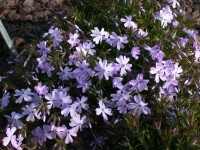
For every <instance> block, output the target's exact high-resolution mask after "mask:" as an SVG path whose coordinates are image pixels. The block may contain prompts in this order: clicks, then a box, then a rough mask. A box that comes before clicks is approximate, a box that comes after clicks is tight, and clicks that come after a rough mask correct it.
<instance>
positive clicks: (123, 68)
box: [116, 55, 132, 76]
mask: <svg viewBox="0 0 200 150" xmlns="http://www.w3.org/2000/svg"><path fill="white" fill-rule="evenodd" d="M129 60H130V58H127V57H126V56H122V55H120V56H119V58H116V61H117V62H118V64H119V67H120V75H121V76H123V75H126V74H127V71H129V72H130V71H131V67H132V65H131V64H128V62H129Z"/></svg>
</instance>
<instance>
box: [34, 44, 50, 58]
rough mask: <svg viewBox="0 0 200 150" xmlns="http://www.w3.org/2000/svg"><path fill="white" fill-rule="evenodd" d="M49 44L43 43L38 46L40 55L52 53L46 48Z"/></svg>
mask: <svg viewBox="0 0 200 150" xmlns="http://www.w3.org/2000/svg"><path fill="white" fill-rule="evenodd" d="M46 44H47V42H46V41H42V42H40V43H39V44H37V47H38V48H39V50H38V51H37V52H38V53H39V54H40V55H43V54H47V53H50V49H49V48H47V47H46Z"/></svg>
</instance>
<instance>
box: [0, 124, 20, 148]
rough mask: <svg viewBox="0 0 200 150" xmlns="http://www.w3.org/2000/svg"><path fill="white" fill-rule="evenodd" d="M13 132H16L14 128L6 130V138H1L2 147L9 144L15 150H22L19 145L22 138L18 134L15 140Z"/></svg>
mask: <svg viewBox="0 0 200 150" xmlns="http://www.w3.org/2000/svg"><path fill="white" fill-rule="evenodd" d="M15 131H16V128H15V127H13V128H7V129H6V134H7V137H4V138H3V145H4V146H8V144H9V143H11V145H12V146H13V147H14V148H16V149H17V150H22V147H21V144H22V140H23V137H22V135H21V134H20V135H19V136H18V138H17V137H16V135H14V133H15Z"/></svg>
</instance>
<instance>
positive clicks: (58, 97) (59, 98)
mask: <svg viewBox="0 0 200 150" xmlns="http://www.w3.org/2000/svg"><path fill="white" fill-rule="evenodd" d="M45 99H47V100H48V102H47V103H48V108H49V109H51V108H52V107H53V108H60V106H61V105H63V104H70V103H71V102H72V100H71V97H70V96H69V95H67V92H66V91H62V90H58V89H54V90H53V91H52V94H50V93H47V94H46V95H45Z"/></svg>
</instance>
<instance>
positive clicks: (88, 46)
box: [76, 42, 96, 57]
mask: <svg viewBox="0 0 200 150" xmlns="http://www.w3.org/2000/svg"><path fill="white" fill-rule="evenodd" d="M94 47H95V45H94V44H93V43H92V42H83V44H79V46H78V47H76V50H77V51H78V52H79V53H81V54H82V55H83V56H84V57H86V56H87V55H94V53H96V51H95V50H94V49H93V48H94Z"/></svg>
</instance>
